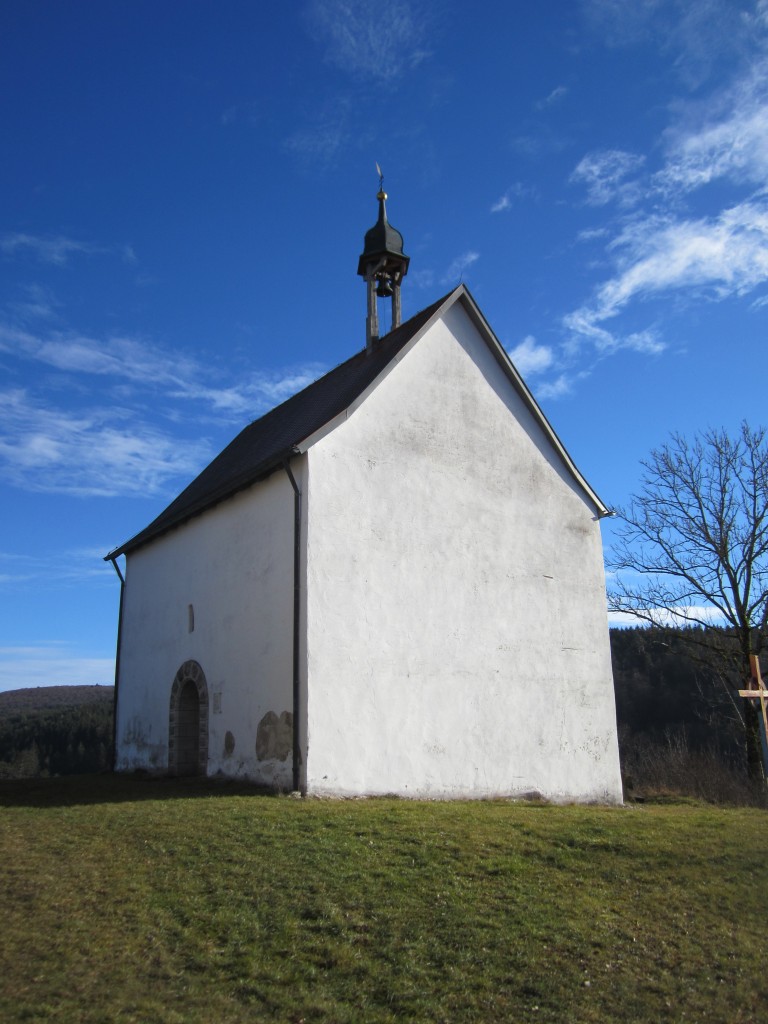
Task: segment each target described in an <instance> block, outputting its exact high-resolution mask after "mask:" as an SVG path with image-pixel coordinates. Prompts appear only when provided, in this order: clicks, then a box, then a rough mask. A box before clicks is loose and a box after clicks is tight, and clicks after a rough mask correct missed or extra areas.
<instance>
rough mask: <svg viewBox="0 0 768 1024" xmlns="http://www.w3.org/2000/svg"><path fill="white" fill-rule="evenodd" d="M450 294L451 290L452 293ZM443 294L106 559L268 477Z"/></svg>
mask: <svg viewBox="0 0 768 1024" xmlns="http://www.w3.org/2000/svg"><path fill="white" fill-rule="evenodd" d="M448 294H449V295H450V294H452V293H451V292H449V293H448ZM447 298H448V295H444V296H443V297H442V298H440V299H438V300H437V302H434V303H433V304H432V305H431V306H428V307H427V308H426V309H423V310H422V311H421V312H420V313H417V314H416V316H414V317H412V318H411V319H410V320H408V321H406V322H405V323H404V324H401V325H400V327H397V328H396V329H395V330H394V331H390V333H389V334H387V335H385V336H384V337H383V338H381V339H380V340H379V341H378V342H376V343H375V347H374V348H373V350H372V351H370V352H368V351H366V350H365V349H364V350H363V351H362V352H358V353H357V355H354V356H352V358H351V359H348V360H347V361H346V362H345V363H341V365H339V366H337V367H336V368H335V369H333V370H331V371H330V372H329V373H326V375H325V376H324V377H320V379H319V380H316V381H315V382H314V383H313V384H310V385H309V387H306V388H304V390H303V391H299V392H298V394H295V395H293V397H292V398H289V399H288V400H287V401H286V402H283V404H282V405H278V406H277V407H276V408H274V409H272V410H271V411H270V412H268V413H266V414H265V415H264V416H262V417H261V419H258V420H254V422H253V423H251V424H250V425H249V426H247V427H246V428H245V430H242V431H241V432H240V433H239V434H238V435H237V437H236V438H235V439H234V441H232V442H231V443H230V444H228V445H227V447H226V448H225V449H224V451H223V452H222V453H221V454H220V455H217V456H216V458H215V459H214V460H213V462H211V463H210V465H209V466H207V467H206V468H205V469H204V470H203V471H202V473H200V475H199V476H197V477H196V478H195V479H194V480H193V481H192V483H191V484H190V485H189V486H188V487H187V488H186V489H185V490H184V491H182V492H181V494H180V495H179V496H178V498H176V499H175V500H174V501H172V502H171V504H170V505H169V506H168V508H166V510H165V511H164V512H161V513H160V515H159V516H158V517H157V519H155V520H154V521H153V522H152V523H150V524H149V526H147V527H146V529H144V530H142V531H141V533H137V534H136V536H135V537H133V538H131V540H129V541H127V542H126V543H125V544H123V545H122V547H119V548H116V549H115V550H114V551H111V552H110V553H109V554H108V555H107V556H106V558H107V559H113V558H116V557H117V556H118V555H122V554H125V553H127V552H129V551H133V550H135V549H136V548H138V547H140V546H141V545H143V544H146V543H147V542H148V541H151V540H154V539H155V538H156V537H159V536H160V535H161V534H163V533H166V532H167V531H168V530H171V529H173V528H174V527H176V526H180V525H181V524H182V523H184V522H186V521H187V520H188V519H191V518H192V517H193V516H196V515H199V514H200V513H201V512H204V511H205V510H206V509H209V508H211V507H212V506H213V505H217V504H218V503H219V502H221V501H224V500H225V499H226V498H231V497H232V495H233V494H236V493H237V492H238V491H241V490H243V489H244V488H246V487H250V485H251V484H253V483H256V481H257V480H262V479H264V477H266V476H269V474H270V473H273V472H274V471H275V470H276V469H277V468H278V467H279V466H281V465H282V463H283V462H285V461H286V460H287V459H289V458H290V457H291V455H292V454H294V448H295V447H296V445H298V444H300V443H301V442H302V441H304V440H305V439H306V438H308V437H310V436H311V435H312V434H314V433H315V431H317V430H320V429H321V427H323V426H325V424H326V423H328V422H330V420H332V419H333V418H334V417H335V416H338V415H339V414H340V413H342V412H343V411H344V410H345V409H347V408H348V407H349V406H350V405H352V403H353V402H354V401H355V399H357V398H359V397H360V395H361V394H362V393H363V392H364V391H365V389H366V388H367V387H368V386H369V385H370V384H372V383H373V381H374V380H375V379H376V378H377V377H378V375H379V374H380V373H381V372H382V370H384V369H385V368H386V366H387V364H388V363H390V362H391V361H392V359H394V358H395V356H396V355H397V354H398V353H399V352H400V351H401V350H402V349H403V348H404V347H405V346H406V345H407V344H408V342H409V341H410V340H411V339H412V338H413V337H414V335H416V334H417V333H418V332H419V331H420V330H421V328H422V327H424V326H425V324H426V323H427V322H428V321H429V319H430V317H431V316H432V315H433V314H434V313H435V312H436V311H437V309H439V307H440V306H441V305H442V304H443V303H444V302H445V300H446V299H447Z"/></svg>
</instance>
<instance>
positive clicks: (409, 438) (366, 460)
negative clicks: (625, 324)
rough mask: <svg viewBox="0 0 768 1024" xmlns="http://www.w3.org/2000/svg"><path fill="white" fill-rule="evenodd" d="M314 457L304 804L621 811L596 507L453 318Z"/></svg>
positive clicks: (473, 336)
mask: <svg viewBox="0 0 768 1024" xmlns="http://www.w3.org/2000/svg"><path fill="white" fill-rule="evenodd" d="M308 459H309V467H308V488H309V493H308V506H309V510H310V512H309V527H308V539H307V588H308V592H307V672H308V679H309V696H308V708H307V716H308V719H307V720H308V741H307V742H308V769H307V787H308V790H309V792H315V793H336V794H365V793H370V794H373V793H388V792H392V793H400V794H403V795H412V796H441V797H446V796H480V795H521V794H526V793H531V792H538V793H541V794H543V795H545V796H546V797H548V798H550V799H554V800H595V801H608V802H611V801H620V799H621V784H620V776H619V762H618V750H617V742H616V721H615V708H614V694H613V682H612V677H611V666H610V653H609V642H608V628H607V621H606V607H605V590H604V572H603V561H602V549H601V543H600V532H599V524H598V521H597V518H596V509H595V508H594V507H593V506H592V505H591V503H590V502H589V501H588V499H587V497H586V496H585V495H584V493H583V491H581V490H580V489H579V487H578V485H577V484H576V483H575V482H574V481H573V478H572V477H571V476H570V475H569V474H568V473H567V471H566V470H565V468H564V467H563V465H562V462H561V461H560V460H559V458H558V456H557V455H556V453H555V451H554V449H553V448H552V446H551V444H550V443H549V441H548V440H547V439H546V438H545V436H544V434H543V432H542V430H541V428H540V427H539V425H538V424H537V423H536V422H534V419H533V417H532V415H531V414H530V413H529V411H528V410H527V408H526V407H525V406H524V404H523V402H522V401H521V400H520V398H519V396H518V395H517V393H516V392H515V391H514V389H513V387H512V385H511V384H510V382H509V380H508V379H507V377H506V376H505V374H504V372H503V371H502V369H501V368H500V366H499V365H498V363H497V362H496V361H495V359H494V358H493V356H492V354H491V352H490V350H489V349H488V347H487V346H486V345H485V343H484V342H483V341H482V339H481V338H480V337H479V335H478V333H477V330H476V328H475V327H474V325H473V324H472V322H471V321H470V319H469V317H468V316H467V315H466V312H465V311H464V309H463V308H462V307H461V306H460V305H459V304H456V305H454V306H453V307H451V309H450V310H449V311H448V313H447V314H446V316H445V317H444V319H443V320H441V321H438V322H437V324H435V325H434V326H433V327H432V328H431V329H430V330H429V332H428V333H427V334H426V335H425V336H424V337H423V338H422V339H421V340H420V341H419V342H418V343H417V344H416V345H415V346H414V347H413V348H412V350H410V351H408V352H407V353H406V354H405V355H404V357H403V358H402V360H401V361H400V362H399V363H397V364H396V365H394V366H393V367H392V368H391V370H390V372H389V374H388V376H387V377H386V378H385V379H384V380H383V381H382V382H381V383H380V384H379V385H378V387H377V388H376V389H375V390H374V391H373V392H372V393H371V394H370V395H369V396H368V397H367V398H366V399H365V401H364V402H363V403H362V404H361V405H360V407H359V408H358V409H357V410H356V411H355V412H354V413H353V414H352V415H351V416H350V417H349V418H348V419H347V420H346V421H345V422H344V423H342V424H341V425H340V426H338V427H337V428H336V429H335V430H334V431H333V432H331V433H330V434H328V435H327V436H325V437H324V438H323V439H322V440H320V441H318V442H317V443H316V444H315V445H314V446H313V447H312V448H311V449H310V450H309V453H308Z"/></svg>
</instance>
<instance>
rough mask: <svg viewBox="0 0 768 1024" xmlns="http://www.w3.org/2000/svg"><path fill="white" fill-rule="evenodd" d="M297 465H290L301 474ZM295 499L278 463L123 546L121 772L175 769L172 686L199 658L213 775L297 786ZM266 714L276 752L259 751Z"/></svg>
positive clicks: (270, 742) (269, 739)
mask: <svg viewBox="0 0 768 1024" xmlns="http://www.w3.org/2000/svg"><path fill="white" fill-rule="evenodd" d="M302 463H303V460H298V459H297V460H294V465H293V469H294V472H295V473H297V474H298V476H299V479H300V480H301V478H302V476H303V464H302ZM293 509H294V506H293V490H292V488H291V485H290V483H289V481H288V478H287V476H286V474H285V473H284V472H282V471H279V472H277V473H275V474H273V475H272V476H271V477H269V478H268V479H267V480H265V481H263V482H261V483H259V484H255V485H254V486H252V487H250V488H249V489H248V490H246V491H243V492H241V493H240V494H238V495H236V496H235V497H234V498H232V499H230V500H229V501H226V502H224V503H222V504H221V505H218V506H216V507H214V508H212V509H210V510H209V511H207V512H205V513H203V514H202V515H201V516H198V517H196V518H195V519H192V520H190V521H189V522H188V523H186V524H185V525H183V526H181V527H179V528H178V529H176V530H173V531H171V532H170V533H168V534H166V535H164V536H163V537H161V538H159V539H158V540H156V541H155V542H153V543H151V544H148V545H146V546H145V547H142V548H139V549H138V550H137V551H135V552H133V553H132V554H130V555H129V556H128V559H127V565H126V588H125V598H124V606H123V623H122V635H121V645H120V646H121V654H120V680H119V690H118V694H119V696H118V717H117V741H118V758H117V767H118V770H123V771H129V770H135V769H137V768H142V769H146V770H149V771H153V772H164V771H166V770H167V769H168V740H169V708H170V705H169V702H170V694H171V686H172V684H173V680H174V677H175V675H176V673H177V671H178V670H179V668H180V667H181V666H182V664H183V663H184V662H186V661H189V660H194V661H197V662H198V663H199V664H200V666H201V668H202V670H203V672H204V674H205V677H206V681H207V685H208V697H209V719H208V720H209V738H208V774H209V775H215V774H216V773H217V772H222V773H223V774H225V775H228V776H234V777H244V778H249V779H252V780H254V781H257V782H261V783H264V784H266V785H270V786H274V787H279V788H291V785H292V752H291V749H290V748H289V749H288V750H286V749H285V738H286V735H287V731H286V721H287V719H286V714H292V711H293V708H292V679H293V657H292V650H293V539H294V516H293ZM190 605H191V606H192V608H193V614H194V630H193V631H191V632H190V628H189V627H190V619H189V615H190V612H189V608H190ZM270 712H271V713H272V715H273V716H274V717H273V718H271V719H270V721H271V722H272V727H274V730H276V734H275V736H273V737H271V736H270V734H269V731H268V730H269V728H270V726H269V724H268V723H267V724H266V725H265V726H262V745H261V750H262V753H264V748H265V743H264V739H265V738H266V740H267V742H266V748H267V751H268V752H270V751H271V752H272V753H276V755H277V756H267V757H264V758H262V759H259V757H257V752H256V739H257V733H258V730H259V723H260V722H262V720H263V719H264V717H265V716H266V715H268V714H269V713H270ZM275 720H276V721H275ZM265 728H266V729H267V733H266V734H265V732H264V729H265ZM228 733H229V737H228V735H227V734H228ZM233 743H234V746H233Z"/></svg>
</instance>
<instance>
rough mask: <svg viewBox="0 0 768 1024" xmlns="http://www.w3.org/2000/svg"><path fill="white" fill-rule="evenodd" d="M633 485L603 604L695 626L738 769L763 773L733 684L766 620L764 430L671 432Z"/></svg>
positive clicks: (755, 733)
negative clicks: (736, 728)
mask: <svg viewBox="0 0 768 1024" xmlns="http://www.w3.org/2000/svg"><path fill="white" fill-rule="evenodd" d="M643 466H644V469H645V471H644V473H643V477H642V482H641V489H640V491H639V493H638V494H636V495H634V496H633V498H632V501H631V503H630V505H629V507H628V508H626V509H619V510H618V515H619V516H620V517H621V519H622V520H623V523H622V526H621V527H620V531H619V537H618V540H617V543H616V544H615V545H614V548H613V554H612V557H611V558H610V559H609V566H610V567H611V568H612V569H614V570H615V571H616V575H615V577H614V580H613V585H612V587H611V588H610V590H609V594H608V601H609V605H610V607H611V609H612V610H614V611H621V612H628V613H630V614H632V615H633V616H636V617H637V618H640V619H644V620H645V621H646V622H649V623H653V624H654V625H657V626H686V625H689V626H690V625H698V626H702V627H703V632H702V631H701V630H691V637H692V639H693V638H694V634H695V639H696V640H698V641H701V640H702V639H703V642H704V643H705V644H706V645H707V647H708V648H709V650H710V651H711V652H712V654H713V656H714V659H715V662H716V664H717V665H718V667H719V671H720V672H721V677H722V678H723V679H724V680H725V681H726V682H727V684H728V686H729V687H730V692H731V695H732V697H733V701H734V707H735V708H736V709H737V710H738V713H739V717H740V720H741V723H742V725H743V727H744V736H745V743H746V754H747V766H748V771H749V775H750V777H751V778H753V779H762V778H764V777H765V770H764V766H763V759H762V752H761V740H760V717H759V712H758V708H757V702H756V701H753V700H749V699H746V700H741V699H740V698H738V697H736V696H735V690H736V689H738V688H739V687H740V686H743V685H744V681H745V680H748V679H749V678H750V676H751V668H750V662H749V656H750V654H757V655H759V654H760V652H761V650H762V648H763V645H764V643H765V640H766V625H767V624H768V442H767V440H766V431H765V429H764V428H757V429H755V430H753V429H752V428H751V427H749V425H748V424H747V423H743V424H742V425H741V430H740V432H739V434H738V436H737V437H729V436H728V434H727V433H726V432H725V431H724V430H708V431H706V432H704V433H702V434H698V435H696V436H695V437H694V439H693V441H692V442H688V441H686V439H685V438H683V437H681V436H680V435H679V434H673V435H672V436H671V438H670V441H669V442H668V443H667V444H664V445H662V446H661V447H660V448H656V449H654V450H653V451H652V452H651V454H650V457H649V458H648V459H647V460H646V461H644V462H643Z"/></svg>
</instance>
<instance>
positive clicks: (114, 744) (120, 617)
mask: <svg viewBox="0 0 768 1024" xmlns="http://www.w3.org/2000/svg"><path fill="white" fill-rule="evenodd" d="M110 562H111V563H112V565H113V566H114V567H115V572H116V573H117V575H118V576H119V578H120V609H119V611H118V613H117V650H116V651H115V686H114V693H113V695H112V771H113V772H114V771H115V769H116V767H117V687H118V681H119V679H120V641H121V640H122V636H123V596H124V594H125V579H124V577H123V574H122V573H121V572H120V566H119V565H118V564H117V560H116V559H115V558H110Z"/></svg>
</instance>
